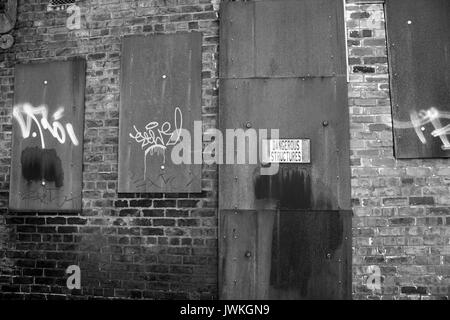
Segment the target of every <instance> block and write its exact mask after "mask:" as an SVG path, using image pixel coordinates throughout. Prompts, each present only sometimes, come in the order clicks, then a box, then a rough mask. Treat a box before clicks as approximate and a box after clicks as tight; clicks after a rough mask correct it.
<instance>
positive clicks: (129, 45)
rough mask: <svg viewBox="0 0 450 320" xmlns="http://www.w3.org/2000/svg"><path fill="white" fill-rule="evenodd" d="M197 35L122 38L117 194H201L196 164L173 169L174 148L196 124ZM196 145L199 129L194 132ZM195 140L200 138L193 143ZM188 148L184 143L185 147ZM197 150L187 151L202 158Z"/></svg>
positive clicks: (198, 112) (198, 114) (198, 102)
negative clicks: (183, 131) (182, 135)
mask: <svg viewBox="0 0 450 320" xmlns="http://www.w3.org/2000/svg"><path fill="white" fill-rule="evenodd" d="M201 43H202V35H201V33H198V32H192V33H177V34H171V35H151V36H131V37H126V38H124V41H123V49H122V75H121V103H120V142H119V192H165V193H169V192H200V191H201V164H197V165H193V164H185V163H183V164H175V163H173V161H172V159H171V152H172V148H173V147H174V145H176V144H178V143H179V142H180V141H181V140H180V139H179V135H180V133H181V129H185V130H188V131H189V132H190V134H191V142H192V145H193V146H194V148H195V147H196V146H195V145H194V138H195V137H194V121H195V120H197V121H200V120H201V68H202V66H201ZM199 131H200V132H199V135H200V139H201V126H200V130H199ZM197 139H199V137H197ZM186 142H187V141H186ZM199 145H200V146H199V147H197V149H198V150H194V149H192V150H191V153H190V154H189V156H190V160H191V163H192V162H193V161H194V153H195V152H198V154H200V157H201V143H200V144H199Z"/></svg>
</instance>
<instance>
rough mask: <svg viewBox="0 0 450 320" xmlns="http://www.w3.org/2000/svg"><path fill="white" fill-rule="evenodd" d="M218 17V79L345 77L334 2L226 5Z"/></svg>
mask: <svg viewBox="0 0 450 320" xmlns="http://www.w3.org/2000/svg"><path fill="white" fill-rule="evenodd" d="M221 17H222V19H221V25H223V27H222V29H221V44H220V46H221V58H220V59H221V60H220V65H221V77H222V78H248V77H255V76H256V77H290V76H299V77H302V76H305V77H306V76H333V75H335V74H338V75H343V74H346V61H345V50H344V48H345V30H344V23H343V6H342V3H341V2H340V1H335V0H303V1H290V0H287V1H261V2H254V3H239V2H226V3H224V4H223V7H222V13H221Z"/></svg>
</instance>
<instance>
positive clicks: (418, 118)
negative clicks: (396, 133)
mask: <svg viewBox="0 0 450 320" xmlns="http://www.w3.org/2000/svg"><path fill="white" fill-rule="evenodd" d="M410 119H411V121H396V120H394V128H395V129H410V128H414V131H415V132H416V134H417V137H418V138H419V140H420V141H421V142H422V143H423V144H426V143H427V139H426V138H425V135H424V134H423V132H424V131H425V127H424V125H426V124H428V123H431V124H432V125H433V127H434V130H433V131H432V132H431V136H433V137H434V138H436V137H439V138H440V139H441V141H442V149H443V150H450V141H449V140H448V136H447V135H448V134H450V124H448V125H446V126H442V123H441V121H440V119H450V112H442V111H439V110H438V109H436V108H434V107H431V108H430V109H428V110H420V111H419V112H417V111H415V110H414V111H412V112H411V113H410Z"/></svg>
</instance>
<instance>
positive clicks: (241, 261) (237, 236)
mask: <svg viewBox="0 0 450 320" xmlns="http://www.w3.org/2000/svg"><path fill="white" fill-rule="evenodd" d="M220 217H221V221H220V222H221V224H220V225H221V228H220V240H219V241H220V244H219V248H220V250H219V255H220V256H219V266H220V267H219V268H220V270H219V276H220V280H219V283H220V284H221V287H220V297H221V299H230V298H232V299H295V300H303V299H351V267H350V266H351V212H348V211H347V212H343V211H341V212H334V211H327V212H317V211H315V212H307V211H295V210H282V211H276V210H263V211H253V210H236V211H234V210H231V211H230V210H222V211H221V212H220Z"/></svg>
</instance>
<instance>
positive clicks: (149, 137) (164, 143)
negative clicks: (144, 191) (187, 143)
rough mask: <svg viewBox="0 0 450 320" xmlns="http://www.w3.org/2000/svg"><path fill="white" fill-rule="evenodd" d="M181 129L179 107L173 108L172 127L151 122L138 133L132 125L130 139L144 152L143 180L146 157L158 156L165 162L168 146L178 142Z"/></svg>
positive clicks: (145, 170) (181, 120)
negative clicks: (132, 130)
mask: <svg viewBox="0 0 450 320" xmlns="http://www.w3.org/2000/svg"><path fill="white" fill-rule="evenodd" d="M182 127H183V114H182V113H181V109H180V108H179V107H176V108H175V112H174V125H173V129H172V125H171V124H170V122H168V121H166V122H164V123H163V124H162V125H160V124H159V122H157V121H151V122H149V123H148V124H147V125H146V126H145V130H144V131H140V130H138V129H137V128H136V126H134V125H133V129H134V133H129V136H130V138H132V139H133V140H134V141H135V142H137V143H139V144H140V145H141V149H142V150H144V179H146V178H147V156H148V155H149V154H150V155H151V156H152V155H159V156H162V157H163V163H165V162H166V150H167V147H168V146H173V145H176V144H177V143H178V142H179V141H180V137H181V130H182Z"/></svg>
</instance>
